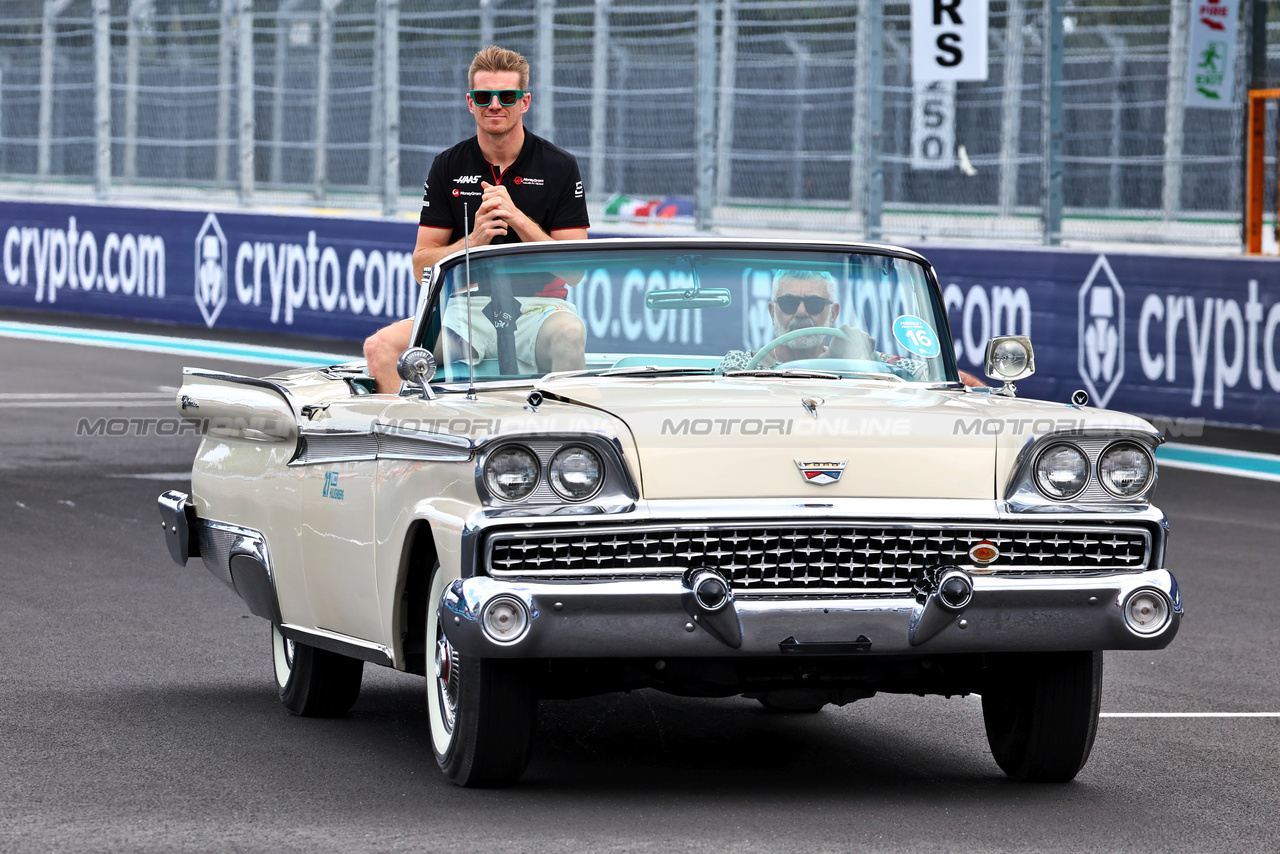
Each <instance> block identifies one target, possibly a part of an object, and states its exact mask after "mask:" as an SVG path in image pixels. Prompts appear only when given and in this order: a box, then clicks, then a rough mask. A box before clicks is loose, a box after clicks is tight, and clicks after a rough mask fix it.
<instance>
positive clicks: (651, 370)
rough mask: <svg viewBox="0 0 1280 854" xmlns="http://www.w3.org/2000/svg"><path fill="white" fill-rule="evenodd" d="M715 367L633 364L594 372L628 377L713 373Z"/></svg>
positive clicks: (606, 375) (601, 374)
mask: <svg viewBox="0 0 1280 854" xmlns="http://www.w3.org/2000/svg"><path fill="white" fill-rule="evenodd" d="M714 372H715V368H691V367H687V366H686V367H679V366H675V365H665V366H660V365H634V366H628V367H625V368H609V369H608V370H604V371H598V372H596V373H595V374H594V376H597V377H628V376H632V377H634V376H643V375H645V374H710V373H714Z"/></svg>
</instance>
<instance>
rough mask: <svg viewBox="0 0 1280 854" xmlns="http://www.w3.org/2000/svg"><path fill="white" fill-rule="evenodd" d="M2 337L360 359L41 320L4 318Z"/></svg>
mask: <svg viewBox="0 0 1280 854" xmlns="http://www.w3.org/2000/svg"><path fill="white" fill-rule="evenodd" d="M0 337H3V338H23V339H27V340H32V341H49V342H53V343H59V344H79V345H83V346H87V347H109V348H112V349H116V350H136V351H138V352H142V353H169V354H174V355H179V356H205V357H208V358H216V359H232V360H235V361H237V362H252V363H256V364H262V365H289V366H297V367H306V366H310V365H334V364H341V363H343V362H351V361H357V359H356V358H355V357H352V356H349V355H342V354H338V353H325V352H321V351H318V350H289V349H286V348H284V347H264V346H261V345H258V344H235V343H232V342H228V341H209V340H206V339H201V338H178V337H174V336H169V335H143V334H140V333H136V332H110V331H106V330H101V329H80V328H77V327H73V326H48V325H45V324H40V323H23V322H18V321H0Z"/></svg>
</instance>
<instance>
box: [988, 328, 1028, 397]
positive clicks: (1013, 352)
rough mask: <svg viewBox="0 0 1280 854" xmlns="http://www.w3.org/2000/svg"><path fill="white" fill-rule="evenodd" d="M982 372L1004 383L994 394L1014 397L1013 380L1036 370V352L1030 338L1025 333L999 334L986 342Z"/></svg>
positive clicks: (1015, 390) (1023, 377)
mask: <svg viewBox="0 0 1280 854" xmlns="http://www.w3.org/2000/svg"><path fill="white" fill-rule="evenodd" d="M982 370H983V373H985V374H986V375H987V377H988V378H990V379H993V380H999V381H1002V382H1003V383H1004V388H1001V389H999V390H998V391H996V394H1005V395H1008V396H1009V397H1014V396H1015V395H1016V394H1017V391H1018V390H1017V388H1016V387H1015V386H1014V382H1015V381H1017V380H1021V379H1026V378H1027V377H1029V376H1031V375H1032V374H1034V373H1035V372H1036V354H1035V350H1033V349H1032V347H1031V339H1030V338H1028V337H1026V336H1025V335H1001V336H997V337H995V338H992V339H991V340H990V341H988V342H987V354H986V357H985V358H984V359H983V369H982Z"/></svg>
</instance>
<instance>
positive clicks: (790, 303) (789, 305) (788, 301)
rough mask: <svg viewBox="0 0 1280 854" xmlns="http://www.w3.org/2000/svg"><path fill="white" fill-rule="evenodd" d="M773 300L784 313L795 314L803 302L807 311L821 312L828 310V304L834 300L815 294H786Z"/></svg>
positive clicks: (811, 312)
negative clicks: (803, 295) (802, 295)
mask: <svg viewBox="0 0 1280 854" xmlns="http://www.w3.org/2000/svg"><path fill="white" fill-rule="evenodd" d="M773 302H774V304H775V305H777V306H778V308H780V309H782V313H783V314H795V313H796V310H797V309H798V308H800V303H801V302H803V303H804V310H805V311H807V312H809V313H810V314H820V313H822V312H823V311H825V310H826V308H827V306H829V305H831V303H832V300H829V299H827V298H826V297H819V296H813V295H810V296H807V297H798V296H796V295H795V294H787V295H786V296H782V297H777V298H776V299H774V301H773Z"/></svg>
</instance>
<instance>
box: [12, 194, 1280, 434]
mask: <svg viewBox="0 0 1280 854" xmlns="http://www.w3.org/2000/svg"><path fill="white" fill-rule="evenodd" d="M415 228H416V226H415V225H414V224H413V223H411V222H388V221H380V220H366V219H341V218H334V217H303V216H283V215H279V216H278V215H272V214H260V213H255V214H248V213H231V212H222V211H218V212H208V211H189V210H157V209H143V208H127V207H111V206H88V205H72V204H48V203H34V202H32V203H27V202H6V203H4V204H3V205H0V241H2V242H0V269H2V277H0V307H5V308H17V309H39V310H43V311H59V312H67V313H68V314H80V315H97V316H104V317H121V318H129V319H133V320H145V321H155V322H159V323H167V324H173V325H177V326H199V327H205V328H209V329H215V330H216V329H228V330H230V329H236V330H259V331H269V332H280V333H288V334H297V335H314V336H327V337H333V338H341V339H348V340H359V339H362V338H364V337H365V336H366V335H368V334H369V333H370V332H372V331H373V330H374V329H376V328H378V327H379V326H381V325H383V324H384V323H387V322H388V321H390V320H393V319H396V318H400V317H406V316H408V315H410V314H412V313H413V310H414V307H415V306H416V304H417V300H418V296H419V294H418V290H419V289H418V286H417V283H416V282H415V281H414V277H413V270H412V259H411V252H412V249H413V242H414V232H415ZM597 231H600V230H599V229H597ZM593 236H603V235H600V234H595V235H593ZM916 248H919V249H921V251H923V253H924V254H925V255H926V257H928V258H929V259H930V260H931V261H932V262H933V264H934V266H935V267H936V268H937V271H938V276H939V280H940V281H941V284H942V287H943V295H944V299H945V300H946V303H947V309H948V317H949V321H950V325H951V333H952V337H953V339H954V341H955V346H956V352H957V356H958V359H959V363H960V366H961V367H962V368H964V369H966V370H970V371H972V372H974V373H978V374H980V373H981V369H982V359H983V355H984V348H985V345H986V341H987V339H988V338H989V337H991V336H992V335H1001V334H1019V335H1029V336H1030V337H1031V339H1032V341H1033V343H1034V345H1035V348H1036V366H1037V373H1036V375H1035V376H1034V377H1032V378H1030V379H1028V380H1025V381H1024V382H1022V383H1020V384H1019V394H1020V395H1021V396H1026V397H1036V398H1042V399H1047V400H1055V401H1060V402H1064V403H1065V402H1066V401H1068V400H1069V399H1070V396H1071V393H1072V391H1074V390H1075V389H1080V388H1083V389H1085V390H1086V391H1088V392H1089V396H1090V402H1091V405H1095V406H1106V407H1110V408H1115V409H1122V410H1127V411H1132V412H1139V413H1146V414H1151V415H1160V416H1165V417H1167V418H1169V419H1204V420H1205V421H1209V422H1215V423H1225V424H1237V425H1247V426H1257V427H1265V428H1268V429H1280V340H1277V339H1280V262H1277V261H1275V260H1270V259H1245V258H1201V257H1194V258H1192V257H1176V256H1170V255H1139V254H1127V253H1126V254H1119V253H1108V254H1105V255H1104V254H1099V253H1097V252H1085V251H1067V250H1051V249H1022V250H999V249H985V248H984V249H978V248H956V247H948V248H931V247H916ZM753 296H756V297H758V296H759V295H756V294H754V292H753ZM762 298H763V299H765V300H767V299H768V294H764V295H763V297H762ZM754 308H758V306H756V307H754ZM754 308H753V303H752V300H751V299H748V300H746V301H744V304H743V305H741V306H740V307H735V308H733V309H731V310H733V311H737V312H750V311H752V310H754ZM738 319H739V320H742V321H743V322H744V324H745V322H746V318H745V317H743V318H738ZM597 343H598V344H599V345H601V346H599V347H593V348H592V349H604V350H607V349H608V347H607V343H608V342H597Z"/></svg>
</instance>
